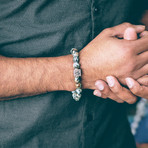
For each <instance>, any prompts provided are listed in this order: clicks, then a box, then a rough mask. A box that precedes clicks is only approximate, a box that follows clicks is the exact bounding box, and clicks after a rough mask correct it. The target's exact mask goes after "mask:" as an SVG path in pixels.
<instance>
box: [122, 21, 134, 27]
mask: <svg viewBox="0 0 148 148" xmlns="http://www.w3.org/2000/svg"><path fill="white" fill-rule="evenodd" d="M123 25H125V26H126V27H131V26H132V24H130V23H128V22H124V23H123Z"/></svg>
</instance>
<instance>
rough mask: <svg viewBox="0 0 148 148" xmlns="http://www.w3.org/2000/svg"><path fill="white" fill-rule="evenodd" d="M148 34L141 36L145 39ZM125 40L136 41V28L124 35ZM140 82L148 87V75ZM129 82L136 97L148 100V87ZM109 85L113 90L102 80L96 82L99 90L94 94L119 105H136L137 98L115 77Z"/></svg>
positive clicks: (109, 80)
mask: <svg viewBox="0 0 148 148" xmlns="http://www.w3.org/2000/svg"><path fill="white" fill-rule="evenodd" d="M147 34H148V33H147V31H144V32H142V33H141V34H140V36H141V37H144V36H146V35H147ZM124 39H127V40H136V39H137V33H136V31H135V29H134V28H128V29H126V31H125V33H124ZM128 81H129V82H128ZM138 81H139V82H140V83H141V84H143V85H146V86H148V75H145V76H143V77H141V78H139V79H138ZM127 82H128V85H129V87H131V88H130V89H131V91H132V92H133V93H134V94H135V95H137V96H140V97H144V98H148V87H145V86H140V84H139V83H138V82H136V81H135V80H134V79H132V78H128V79H127ZM108 84H110V86H111V88H109V86H108V85H107V83H106V82H104V81H102V80H98V81H97V82H96V87H97V88H98V89H99V90H95V91H94V94H95V95H97V96H101V97H102V98H111V99H113V100H115V101H117V102H119V103H122V102H124V101H126V102H128V103H134V102H135V101H136V100H135V98H134V97H133V94H131V92H130V91H129V90H128V89H126V88H124V87H122V86H121V85H120V83H119V82H118V81H117V79H116V78H115V77H108ZM130 84H131V85H130ZM132 84H133V85H132ZM123 100H124V101H123Z"/></svg>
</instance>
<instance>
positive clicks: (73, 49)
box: [70, 48, 78, 54]
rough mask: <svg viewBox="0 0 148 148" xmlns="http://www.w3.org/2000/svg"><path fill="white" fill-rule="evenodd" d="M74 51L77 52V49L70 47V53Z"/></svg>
mask: <svg viewBox="0 0 148 148" xmlns="http://www.w3.org/2000/svg"><path fill="white" fill-rule="evenodd" d="M75 52H78V50H77V49H76V48H72V49H71V50H70V53H71V54H74V53H75Z"/></svg>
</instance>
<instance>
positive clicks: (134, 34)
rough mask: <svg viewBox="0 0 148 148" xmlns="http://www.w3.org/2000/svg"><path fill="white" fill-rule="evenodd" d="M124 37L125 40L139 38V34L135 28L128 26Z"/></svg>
mask: <svg viewBox="0 0 148 148" xmlns="http://www.w3.org/2000/svg"><path fill="white" fill-rule="evenodd" d="M123 38H124V39H125V40H137V38H138V36H137V32H136V30H135V28H133V27H128V28H127V29H126V30H125V32H124V35H123Z"/></svg>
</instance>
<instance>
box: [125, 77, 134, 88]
mask: <svg viewBox="0 0 148 148" xmlns="http://www.w3.org/2000/svg"><path fill="white" fill-rule="evenodd" d="M125 81H126V83H127V86H128V87H129V88H133V86H134V83H133V81H132V79H131V78H126V79H125Z"/></svg>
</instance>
